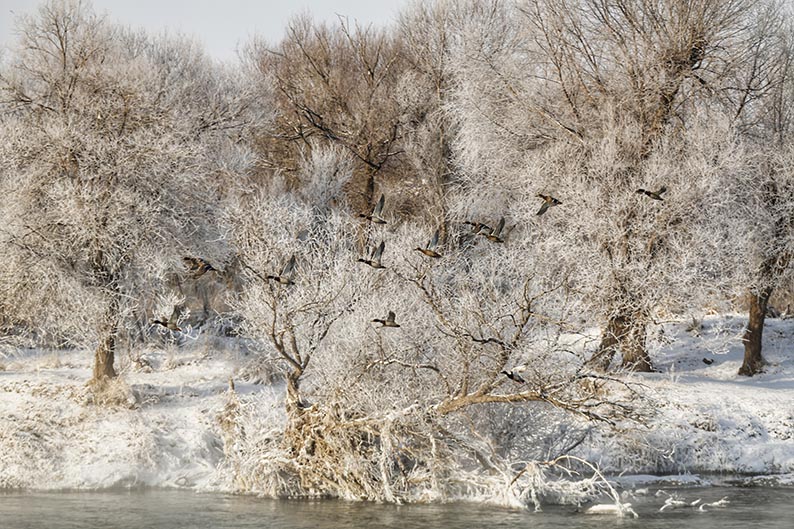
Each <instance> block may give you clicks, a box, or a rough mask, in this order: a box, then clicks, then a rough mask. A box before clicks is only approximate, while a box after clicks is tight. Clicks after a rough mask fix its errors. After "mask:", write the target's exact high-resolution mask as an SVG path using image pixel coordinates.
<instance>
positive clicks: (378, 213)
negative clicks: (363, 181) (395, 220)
mask: <svg viewBox="0 0 794 529" xmlns="http://www.w3.org/2000/svg"><path fill="white" fill-rule="evenodd" d="M385 202H386V195H384V194H383V193H381V195H380V200H378V203H377V204H375V207H374V208H372V213H370V214H366V213H359V214H358V216H359V217H361V218H363V219H367V220H368V221H370V222H374V223H375V224H386V221H385V220H384V218H383V216H382V214H383V204H384V203H385Z"/></svg>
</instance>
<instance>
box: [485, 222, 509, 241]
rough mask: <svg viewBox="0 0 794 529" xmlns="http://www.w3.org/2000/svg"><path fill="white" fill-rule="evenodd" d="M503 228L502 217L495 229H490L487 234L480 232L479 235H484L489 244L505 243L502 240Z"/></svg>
mask: <svg viewBox="0 0 794 529" xmlns="http://www.w3.org/2000/svg"><path fill="white" fill-rule="evenodd" d="M504 227H505V218H504V217H502V218H501V219H499V224H497V225H496V228H493V229H491V231H489V232H488V233H485V232H484V231H481V232H480V234H481V235H485V238H486V239H488V240H489V241H491V242H505V240H504V239H503V238H502V229H504Z"/></svg>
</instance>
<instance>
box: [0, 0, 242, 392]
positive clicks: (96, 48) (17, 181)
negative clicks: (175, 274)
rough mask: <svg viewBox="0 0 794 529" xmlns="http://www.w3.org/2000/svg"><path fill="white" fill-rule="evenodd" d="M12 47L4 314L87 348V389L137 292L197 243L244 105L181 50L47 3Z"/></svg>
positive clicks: (1, 236)
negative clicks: (56, 327) (11, 295)
mask: <svg viewBox="0 0 794 529" xmlns="http://www.w3.org/2000/svg"><path fill="white" fill-rule="evenodd" d="M19 33H20V40H19V43H18V45H17V48H16V49H15V52H14V54H13V55H12V56H11V57H10V59H9V61H8V64H6V65H4V67H3V71H2V72H1V73H0V75H1V76H2V78H1V79H0V81H1V82H2V86H1V88H2V91H1V95H0V98H2V99H0V104H1V105H2V111H3V122H4V123H3V124H4V126H3V130H2V132H1V133H0V135H2V142H1V143H2V146H0V151H2V154H1V155H0V164H1V165H0V192H2V194H3V195H4V197H5V199H4V200H3V202H2V206H0V217H1V218H2V228H1V231H0V241H2V245H3V248H4V252H5V255H7V256H8V257H7V259H9V260H10V261H11V262H13V264H14V270H15V271H16V272H17V274H16V275H15V277H11V278H9V280H10V281H12V282H13V284H14V288H13V291H14V292H15V293H16V296H15V299H14V305H13V306H12V307H11V309H10V310H11V311H12V313H16V314H17V319H18V320H19V321H20V322H21V323H23V325H27V326H30V327H31V328H33V329H45V330H46V328H47V323H48V319H51V318H52V319H57V320H59V321H61V322H70V323H69V325H65V324H63V323H61V324H60V327H61V328H62V329H63V328H66V327H68V330H69V331H70V336H71V338H72V340H79V341H81V342H82V341H85V342H88V343H94V344H97V345H96V352H95V362H94V372H93V378H94V379H96V380H99V379H102V378H104V377H113V376H115V374H116V372H115V370H114V367H113V361H114V351H115V349H116V342H117V339H118V337H119V336H120V335H121V333H122V330H123V328H124V326H125V324H126V323H128V321H129V320H128V318H127V316H128V315H129V311H130V310H131V309H132V308H133V307H134V306H135V304H136V303H137V301H138V300H139V299H140V294H141V292H142V291H143V290H144V289H145V288H146V286H147V285H148V286H151V285H152V284H153V283H152V281H153V280H156V279H157V278H158V277H162V273H163V271H164V270H165V269H167V268H168V267H173V266H179V265H178V264H177V263H178V262H179V257H180V255H183V252H185V251H190V252H195V251H201V250H202V249H203V248H205V247H206V245H205V241H207V240H209V239H210V237H208V236H207V234H208V233H209V232H211V231H212V230H213V229H214V228H213V220H212V219H213V215H214V212H215V211H216V210H217V208H218V204H219V200H220V198H221V194H222V193H221V192H222V188H223V186H224V185H225V181H228V180H229V179H230V178H233V175H234V174H236V173H237V171H239V170H240V168H241V165H242V164H243V163H245V157H244V156H242V155H241V153H240V152H238V151H239V149H238V148H236V147H235V146H234V141H236V140H238V139H239V137H240V134H241V133H242V132H244V131H245V129H246V127H248V126H249V125H250V124H251V123H252V122H254V121H255V120H254V119H253V118H252V116H254V115H255V114H256V113H252V111H251V110H252V107H251V104H250V100H251V99H252V98H251V96H252V94H251V93H248V92H250V90H249V89H241V88H240V87H242V86H246V85H244V84H242V83H240V82H237V81H241V79H240V75H239V74H236V73H233V72H228V71H226V70H224V69H221V68H216V67H215V66H213V64H212V63H211V61H210V60H209V59H208V58H206V57H205V56H204V55H203V53H202V51H201V50H200V48H199V47H198V46H197V45H196V44H195V43H194V42H191V41H189V40H184V39H174V38H169V37H166V36H164V37H158V38H151V37H149V36H147V35H145V34H142V33H134V32H130V31H127V30H124V29H123V28H120V27H117V26H114V25H112V24H110V23H108V22H107V21H106V20H105V19H104V18H103V17H100V16H97V15H95V14H94V13H93V12H92V10H91V8H90V6H88V5H87V4H84V3H82V2H77V1H59V0H54V1H52V2H48V3H45V4H43V5H42V6H41V8H40V9H39V10H38V12H37V14H35V15H33V16H30V17H25V18H22V19H21V20H20V25H19ZM230 94H233V95H230ZM53 291H55V292H56V296H55V297H54V298H53V297H48V296H49V294H50V293H52V292H53Z"/></svg>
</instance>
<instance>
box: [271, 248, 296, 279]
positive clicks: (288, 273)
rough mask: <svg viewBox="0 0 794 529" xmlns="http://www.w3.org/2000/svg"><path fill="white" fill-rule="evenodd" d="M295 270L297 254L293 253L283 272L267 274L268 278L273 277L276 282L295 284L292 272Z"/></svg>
mask: <svg viewBox="0 0 794 529" xmlns="http://www.w3.org/2000/svg"><path fill="white" fill-rule="evenodd" d="M294 271H295V254H292V257H290V258H289V261H287V264H285V265H284V268H282V269H281V273H280V274H279V275H277V276H276V275H271V276H267V278H268V279H272V280H274V281H275V282H277V283H279V284H281V285H294V284H295V282H294V281H292V273H293V272H294Z"/></svg>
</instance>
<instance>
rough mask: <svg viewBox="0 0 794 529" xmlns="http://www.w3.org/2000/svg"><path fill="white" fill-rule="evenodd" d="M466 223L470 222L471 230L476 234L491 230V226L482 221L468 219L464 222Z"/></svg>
mask: <svg viewBox="0 0 794 529" xmlns="http://www.w3.org/2000/svg"><path fill="white" fill-rule="evenodd" d="M464 224H468V225H469V226H471V232H472V233H473V234H474V235H477V234H478V233H483V232H487V231H491V227H490V226H488V225H487V224H484V223H482V222H477V221H471V220H467V221H465V222H464Z"/></svg>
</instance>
